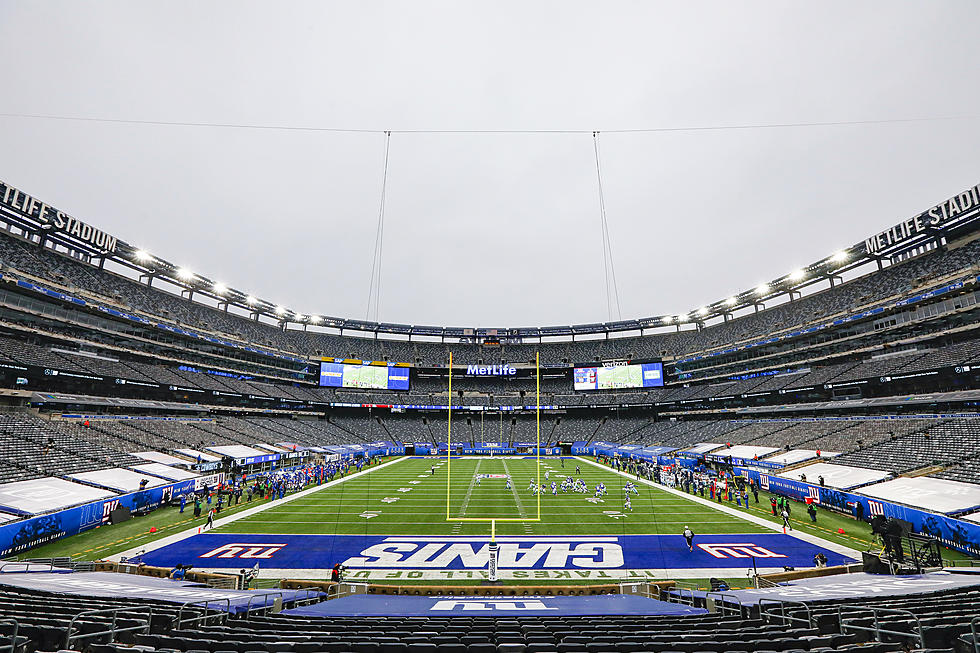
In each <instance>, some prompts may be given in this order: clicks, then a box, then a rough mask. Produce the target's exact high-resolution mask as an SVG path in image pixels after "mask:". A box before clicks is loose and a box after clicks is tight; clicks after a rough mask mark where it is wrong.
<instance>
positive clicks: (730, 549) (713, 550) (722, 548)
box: [698, 544, 786, 559]
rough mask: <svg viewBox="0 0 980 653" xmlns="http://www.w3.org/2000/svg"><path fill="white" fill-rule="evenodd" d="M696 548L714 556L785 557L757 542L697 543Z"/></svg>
mask: <svg viewBox="0 0 980 653" xmlns="http://www.w3.org/2000/svg"><path fill="white" fill-rule="evenodd" d="M698 548H699V549H701V550H702V551H705V552H707V553H709V554H711V555H712V556H714V557H715V558H722V559H724V558H785V557H786V556H784V555H783V554H781V553H774V552H773V551H770V550H769V549H767V548H765V547H762V546H759V545H757V544H698Z"/></svg>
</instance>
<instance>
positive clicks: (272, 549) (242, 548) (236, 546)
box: [198, 542, 286, 560]
mask: <svg viewBox="0 0 980 653" xmlns="http://www.w3.org/2000/svg"><path fill="white" fill-rule="evenodd" d="M284 546H286V545H285V544H255V543H252V542H245V543H239V542H232V543H229V544H225V545H223V546H219V547H218V548H217V549H211V550H210V551H208V552H207V553H205V554H203V555H200V556H198V557H199V558H241V559H246V558H248V559H261V560H268V559H270V558H271V557H272V556H273V555H274V554H275V553H276V552H277V551H279V550H280V549H281V548H283V547H284Z"/></svg>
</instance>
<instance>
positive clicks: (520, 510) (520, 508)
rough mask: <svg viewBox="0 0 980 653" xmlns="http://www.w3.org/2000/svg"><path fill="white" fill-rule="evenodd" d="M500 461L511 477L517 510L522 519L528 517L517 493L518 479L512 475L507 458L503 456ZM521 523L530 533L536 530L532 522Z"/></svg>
mask: <svg viewBox="0 0 980 653" xmlns="http://www.w3.org/2000/svg"><path fill="white" fill-rule="evenodd" d="M500 462H501V463H503V465H504V474H507V477H508V478H510V493H511V494H513V495H514V502H515V503H517V512H518V514H520V516H521V519H527V512H526V511H525V510H524V504H523V503H522V502H521V495H520V494H518V493H517V480H516V479H515V478H514V477H513V476H511V475H510V469H508V468H507V460H506V459H504V458H501V459H500ZM521 525H522V526H523V527H524V532H525V533H527V534H528V535H530V534H531V533H533V532H534V530H533V529H532V528H531V524H530V523H528V522H523V523H522V524H521Z"/></svg>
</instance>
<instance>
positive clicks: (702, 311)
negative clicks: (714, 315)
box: [698, 306, 708, 315]
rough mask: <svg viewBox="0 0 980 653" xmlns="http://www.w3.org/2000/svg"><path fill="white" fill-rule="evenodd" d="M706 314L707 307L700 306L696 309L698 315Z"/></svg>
mask: <svg viewBox="0 0 980 653" xmlns="http://www.w3.org/2000/svg"><path fill="white" fill-rule="evenodd" d="M707 314H708V308H707V307H706V306H702V307H701V308H699V309H698V315H707Z"/></svg>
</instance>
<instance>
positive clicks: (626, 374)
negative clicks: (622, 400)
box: [573, 363, 664, 390]
mask: <svg viewBox="0 0 980 653" xmlns="http://www.w3.org/2000/svg"><path fill="white" fill-rule="evenodd" d="M573 378H574V383H575V389H576V390H618V389H621V388H655V387H660V386H662V385H663V384H664V365H663V363H641V364H639V365H613V366H610V367H576V368H575V372H574V377H573Z"/></svg>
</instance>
